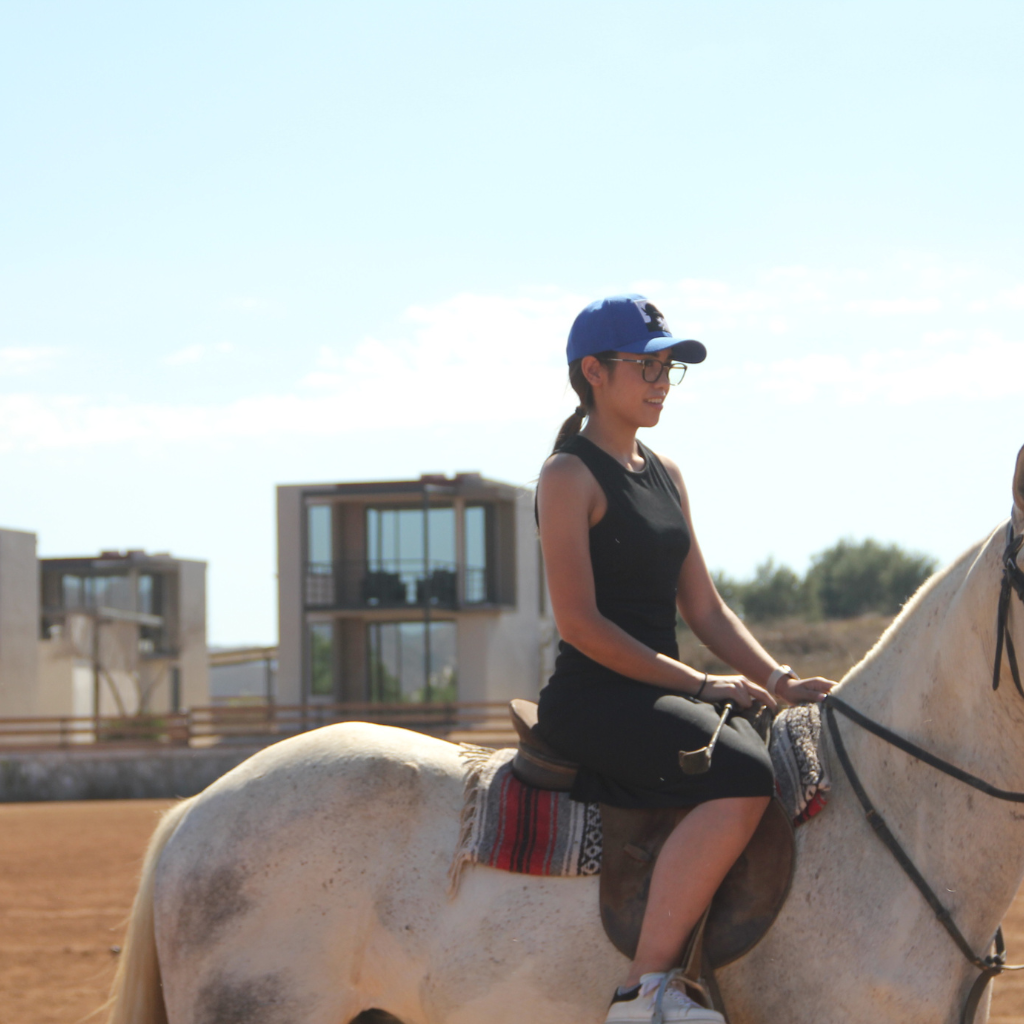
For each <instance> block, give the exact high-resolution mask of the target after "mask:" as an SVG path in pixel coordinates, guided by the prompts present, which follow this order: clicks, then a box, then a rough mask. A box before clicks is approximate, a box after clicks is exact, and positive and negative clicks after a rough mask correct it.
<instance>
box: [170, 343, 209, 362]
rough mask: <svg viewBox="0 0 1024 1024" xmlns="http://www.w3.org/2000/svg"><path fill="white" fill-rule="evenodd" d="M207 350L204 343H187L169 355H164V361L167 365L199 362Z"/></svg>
mask: <svg viewBox="0 0 1024 1024" xmlns="http://www.w3.org/2000/svg"><path fill="white" fill-rule="evenodd" d="M205 351H206V350H205V349H204V347H203V346H202V345H187V346H186V347H185V348H180V349H178V351H177V352H172V353H171V354H170V355H169V356H164V359H163V362H164V364H165V365H166V366H187V365H188V364H189V363H198V362H199V361H200V360H201V359H202V358H203V355H204V354H205Z"/></svg>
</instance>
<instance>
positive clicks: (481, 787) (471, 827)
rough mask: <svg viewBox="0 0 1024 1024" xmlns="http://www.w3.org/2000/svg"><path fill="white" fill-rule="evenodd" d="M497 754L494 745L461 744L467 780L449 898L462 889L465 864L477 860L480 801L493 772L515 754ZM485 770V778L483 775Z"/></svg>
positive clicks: (485, 792) (480, 812) (480, 816)
mask: <svg viewBox="0 0 1024 1024" xmlns="http://www.w3.org/2000/svg"><path fill="white" fill-rule="evenodd" d="M496 754H497V751H496V750H494V748H493V747H478V746H476V745H475V744H472V743H460V744H459V757H460V758H461V760H462V763H463V764H464V765H465V766H466V780H465V783H464V784H463V789H462V813H461V814H460V815H459V845H458V847H457V848H456V850H455V856H454V857H453V858H452V863H451V867H450V868H449V869H448V895H449V896H450V897H451V896H454V895H455V894H456V893H457V892H458V891H459V883H460V882H461V881H462V871H463V869H464V868H465V866H466V865H467V864H472V863H473V862H474V860H473V858H474V852H475V851H476V848H477V845H478V844H477V841H476V839H477V832H478V831H479V828H480V826H481V824H482V819H483V808H482V807H481V804H482V803H483V801H484V798H485V796H486V794H487V786H488V784H489V783H490V781H491V779H492V778H493V777H494V772H495V771H496V770H497V769H498V768H499V767H500V766H501V765H502V764H504V763H505V761H509V760H511V759H512V758H513V757H514V756H515V751H514V750H509V752H508V757H507V758H505V759H503V760H500V759H498V758H496V757H495V755H496ZM495 762H497V764H495ZM485 771H486V774H487V778H486V779H484V778H483V776H484V773H485Z"/></svg>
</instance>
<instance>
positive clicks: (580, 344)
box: [565, 295, 708, 363]
mask: <svg viewBox="0 0 1024 1024" xmlns="http://www.w3.org/2000/svg"><path fill="white" fill-rule="evenodd" d="M666 338H669V339H671V340H670V341H668V342H666V341H665V339H666ZM666 348H670V349H672V358H673V359H678V360H679V362H681V363H702V362H704V359H705V358H706V357H707V354H708V350H707V349H706V348H705V347H704V346H703V345H702V344H701V343H700V342H699V341H692V340H691V341H676V339H675V338H673V337H672V332H671V331H670V330H669V329H668V324H666V323H665V318H664V317H663V316H662V315H661V310H659V309H658V307H657V306H655V305H654V303H653V302H651V300H650V299H648V298H645V297H644V296H643V295H612V296H611V297H609V298H607V299H598V301H597V302H592V303H591V304H590V305H589V306H587V308H586V309H585V310H583V312H582V313H580V315H579V316H578V317H576V320H575V321H574V323H573V325H572V330H571V331H569V343H568V344H567V345H566V346H565V354H566V356H567V357H568V361H569V362H570V363H571V362H573V361H574V360H576V359H582V358H583V357H584V356H593V355H597V353H598V352H607V351H609V350H612V351H616V352H633V353H636V354H638V355H645V354H646V353H648V352H660V351H661V350H662V349H666Z"/></svg>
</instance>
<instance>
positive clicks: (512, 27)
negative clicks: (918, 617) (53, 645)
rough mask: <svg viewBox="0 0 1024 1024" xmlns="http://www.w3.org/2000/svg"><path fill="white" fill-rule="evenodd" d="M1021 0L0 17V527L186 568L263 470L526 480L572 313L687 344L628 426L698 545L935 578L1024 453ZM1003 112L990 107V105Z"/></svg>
mask: <svg viewBox="0 0 1024 1024" xmlns="http://www.w3.org/2000/svg"><path fill="white" fill-rule="evenodd" d="M1022 35H1024V5H1021V4H1020V3H1018V2H1014V0H1008V2H992V0H971V2H966V0H958V2H941V0H939V2H934V0H933V2H929V3H920V2H916V0H903V2H901V3H899V4H892V3H891V2H886V3H882V2H875V0H859V2H857V3H852V2H841V0H815V2H806V3H790V2H774V0H749V2H736V0H715V2H713V3H712V2H711V0H701V2H693V0H670V2H644V0H631V2H630V3H619V2H602V0H588V2H586V3H577V2H574V0H565V2H554V3H553V2H551V0H548V2H546V3H543V4H541V3H533V2H529V0H527V2H522V0H520V2H516V3H508V2H504V0H494V2H489V3H486V4H481V3H454V2H451V3H445V2H434V3H430V4H423V3H419V4H414V3H404V2H390V0H381V2H378V3H375V4H360V5H356V4H352V3H345V2H335V3H327V2H301V0H300V2H295V0H290V2H288V3H283V2H276V3H274V2H262V3H260V2H248V3H244V4H243V3H236V2H227V0H225V2H204V3H192V2H182V3H177V4H174V5H155V4H137V3H112V2H105V0H97V2H96V3H92V4H84V3H66V2H61V0H53V2H48V3H46V4H38V3H30V2H19V0H8V2H6V3H4V4H2V5H0V525H2V526H5V527H11V528H17V529H26V530H31V531H33V532H35V533H36V534H37V535H38V542H39V551H40V554H41V555H44V556H48V555H65V554H87V553H90V552H95V551H99V550H104V549H114V548H116V549H122V550H123V549H128V548H144V549H146V550H149V551H170V552H172V553H174V554H175V555H179V556H182V557H191V558H200V559H204V560H207V561H208V563H209V635H210V640H211V642H212V643H215V644H220V645H227V644H246V643H273V642H275V640H276V636H277V610H276V579H275V571H276V549H275V543H276V541H275V504H274V502H275V498H274V488H275V486H276V485H277V484H283V483H299V482H307V483H313V482H327V481H332V482H333V481H348V480H372V479H388V478H408V477H418V476H419V475H420V474H421V473H424V472H447V473H453V472H456V471H473V470H476V471H480V472H482V473H484V474H485V475H486V476H489V477H492V478H496V479H500V480H506V481H509V482H513V483H518V484H529V483H530V482H531V481H533V480H535V478H536V476H537V473H538V471H539V468H540V465H541V463H542V461H543V459H544V457H545V456H546V454H547V453H548V451H549V450H550V445H551V442H552V440H553V437H554V433H555V431H556V429H557V427H558V424H559V423H560V422H561V420H562V419H563V418H564V417H565V416H566V415H568V413H569V412H570V411H571V410H572V408H573V406H574V405H575V404H576V403H575V398H574V396H573V395H572V393H571V392H569V391H567V389H566V386H565V357H564V345H565V337H566V334H567V333H568V329H569V326H570V325H571V323H572V319H573V317H574V316H575V314H576V313H577V312H578V311H579V310H580V309H581V308H582V307H583V306H584V305H586V304H587V303H588V302H590V301H592V300H593V299H595V298H598V297H600V296H603V295H608V294H615V293H621V292H624V291H640V292H642V293H644V294H646V295H648V296H649V297H650V298H651V299H653V300H654V301H655V302H656V303H657V304H658V306H659V308H661V309H662V311H663V312H664V313H665V316H666V319H667V321H668V323H669V326H670V327H671V329H672V331H673V333H674V334H676V335H677V336H681V337H697V338H699V339H700V340H702V341H703V342H704V343H705V344H706V346H707V348H708V353H709V355H708V358H707V361H706V362H705V363H703V364H701V365H700V366H695V367H693V368H692V369H691V371H690V373H689V374H688V375H687V377H686V380H685V381H684V383H683V384H682V385H681V386H680V387H679V388H678V389H674V391H673V393H672V395H671V396H670V400H669V403H668V405H667V407H666V411H665V413H664V414H663V417H662V422H661V424H660V425H659V427H658V428H656V430H654V431H651V432H649V433H645V434H644V435H643V440H644V441H645V443H648V444H649V445H650V446H651V447H653V448H654V449H655V450H656V451H661V452H663V453H665V454H666V455H669V456H671V457H672V458H673V459H675V460H676V462H678V463H679V465H680V467H681V468H682V470H683V474H684V477H685V478H686V481H687V487H688V490H689V493H690V499H691V505H692V508H693V515H694V525H695V529H696V532H697V535H698V537H699V538H700V542H701V545H702V548H703V549H704V553H705V556H706V558H707V561H708V563H709V564H710V565H711V566H712V567H713V568H717V569H722V570H725V571H726V572H728V573H730V574H731V575H734V576H739V577H745V576H750V575H751V574H752V573H753V571H754V568H755V566H756V565H757V564H759V563H760V562H762V561H764V559H765V558H767V557H769V556H772V557H774V558H775V559H776V561H779V562H783V563H786V564H789V565H791V566H792V567H793V568H795V569H796V570H797V571H803V570H804V569H806V567H807V565H808V564H809V560H810V558H811V557H812V556H813V555H814V554H815V553H816V552H819V551H821V550H823V549H824V548H826V547H828V546H829V545H831V544H832V543H834V542H835V541H836V540H837V539H839V538H840V537H850V538H854V539H863V538H866V537H874V538H876V539H878V540H880V541H883V542H886V543H898V544H900V545H902V546H904V547H906V548H908V549H910V550H913V551H920V552H924V553H927V554H931V555H934V556H935V557H937V558H939V559H940V561H943V562H945V561H949V560H951V559H952V558H954V557H955V556H956V555H957V554H958V553H959V552H960V551H962V550H963V549H964V548H966V547H967V546H968V545H970V544H971V543H973V542H974V541H975V540H977V539H979V538H980V537H982V536H983V535H985V534H987V533H988V532H989V531H990V530H991V529H992V528H993V527H994V526H995V525H996V524H997V523H998V522H1000V521H1001V520H1003V519H1004V518H1005V517H1006V515H1007V514H1008V512H1009V508H1010V500H1011V499H1010V495H1011V491H1010V483H1011V478H1012V471H1013V460H1014V457H1015V454H1016V452H1017V450H1018V448H1019V447H1020V446H1021V444H1024V403H1022V402H1021V398H1020V393H1021V388H1022V384H1024V253H1022V246H1021V242H1020V240H1021V238H1024V204H1022V202H1021V185H1020V183H1021V181H1022V180H1024V173H1022V172H1024V167H1022V163H1024V134H1022V133H1021V131H1020V130H1019V122H1020V107H1021V99H1022V95H1024V64H1022V62H1021V61H1020V59H1019V53H1018V49H1019V47H1018V43H1019V40H1020V38H1021V37H1022ZM1015 125H1018V127H1016V128H1015V127H1014V126H1015Z"/></svg>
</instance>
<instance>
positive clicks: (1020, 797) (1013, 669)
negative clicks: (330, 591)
mask: <svg viewBox="0 0 1024 1024" xmlns="http://www.w3.org/2000/svg"><path fill="white" fill-rule="evenodd" d="M1022 548H1024V533H1021V534H1019V535H1018V536H1014V533H1013V520H1012V519H1011V520H1010V523H1009V524H1008V526H1007V529H1006V549H1005V551H1004V552H1003V559H1002V564H1003V576H1002V584H1001V586H1000V591H999V610H998V613H997V615H996V656H995V666H994V668H993V670H992V689H993V690H998V689H999V676H1000V674H1001V669H1002V665H1003V651H1004V649H1005V651H1006V658H1007V661H1009V663H1010V674H1011V675H1012V677H1013V682H1014V684H1015V685H1016V687H1017V690H1018V692H1019V693H1020V695H1021V696H1022V697H1024V686H1022V685H1021V678H1020V667H1019V666H1018V664H1017V652H1016V650H1014V646H1013V637H1012V635H1011V633H1010V631H1009V629H1008V628H1007V621H1008V618H1009V614H1010V597H1011V594H1012V593H1014V592H1016V594H1017V596H1018V597H1019V598H1020V600H1021V603H1022V604H1024V571H1022V570H1021V568H1020V566H1019V565H1018V564H1017V557H1018V555H1019V554H1020V551H1021V549H1022ZM824 710H825V719H826V721H827V722H828V729H829V733H830V735H831V737H832V743H833V745H834V746H835V749H836V756H837V757H838V758H839V763H840V764H841V765H842V766H843V771H845V772H846V777H847V778H848V779H849V780H850V785H851V786H852V787H853V791H854V793H855V794H856V795H857V799H858V800H859V801H860V805H861V807H862V808H863V809H864V814H865V816H866V817H867V820H868V822H869V823H870V825H871V827H872V828H873V829H874V830H875V834H876V835H877V836H878V838H879V839H880V840H881V841H882V842H883V843H884V844H885V847H886V849H888V851H889V852H890V853H891V854H892V855H893V857H895V858H896V862H897V863H898V864H899V866H900V867H901V868H902V869H903V871H904V872H905V873H906V875H907V877H908V878H909V879H910V880H911V881H912V882H913V883H914V885H915V886H916V887H917V890H918V892H920V893H921V895H922V896H923V897H924V899H925V902H926V903H927V904H928V906H930V907H931V908H932V911H933V912H934V914H935V916H936V918H937V919H938V921H939V924H941V925H942V927H943V928H945V929H946V931H947V932H948V933H949V936H950V938H951V939H952V940H953V942H954V943H956V946H957V948H958V949H959V950H960V952H961V953H962V954H963V955H964V957H965V959H966V960H967V961H968V963H970V964H972V965H973V966H974V967H976V968H977V969H978V970H979V971H980V972H981V973H980V974H979V975H978V977H977V979H976V980H975V982H974V984H973V985H972V986H971V990H970V992H969V993H968V996H967V1002H966V1003H965V1004H964V1009H963V1013H962V1014H961V1016H960V1021H961V1024H971V1022H972V1021H973V1020H974V1015H975V1013H976V1012H977V1009H978V1004H979V1003H980V1002H981V998H982V996H983V995H984V993H985V989H986V988H987V986H988V983H989V981H991V979H992V978H994V977H995V976H996V975H997V974H1002V972H1003V971H1021V970H1024V964H1007V962H1006V947H1005V945H1004V943H1003V928H1002V925H1000V926H999V927H998V928H997V929H996V933H995V935H994V936H993V939H992V945H994V947H995V951H994V952H993V953H990V954H989V955H987V956H984V957H981V956H978V955H977V954H976V953H975V952H974V951H973V950H972V949H971V946H970V944H969V943H968V941H967V939H965V938H964V935H963V933H962V932H961V931H960V929H959V928H958V927H957V926H956V922H954V920H953V917H952V915H951V914H950V912H949V910H948V909H947V908H946V907H945V905H944V904H943V903H942V901H941V900H940V899H939V897H938V896H936V895H935V890H934V889H932V887H931V886H930V885H929V884H928V883H927V882H926V881H925V879H924V876H923V875H922V874H921V872H920V871H918V869H917V867H916V866H915V864H914V862H913V861H912V860H911V859H910V857H909V856H908V855H907V852H906V850H904V849H903V847H902V846H901V845H900V843H899V840H898V839H897V838H896V837H895V836H894V835H893V834H892V832H891V830H890V829H889V826H888V825H887V824H886V823H885V820H884V819H883V818H882V816H881V815H880V814H879V813H878V811H877V809H876V808H875V805H874V804H873V803H872V802H871V798H870V797H869V796H868V794H867V791H866V790H865V789H864V785H863V783H862V782H861V781H860V777H859V776H858V775H857V772H856V770H855V769H854V767H853V762H852V761H851V760H850V755H849V754H848V753H847V750H846V746H845V745H844V743H843V738H842V735H841V733H840V732H839V725H838V723H837V722H836V712H837V711H838V712H839V713H840V714H841V715H843V716H844V717H846V718H848V719H849V720H850V721H851V722H854V723H855V724H857V725H859V726H860V727H861V728H862V729H866V730H867V731H868V732H870V733H873V734H874V735H875V736H878V737H879V738H880V739H883V740H885V741H886V743H889V744H891V745H892V746H894V747H897V748H899V749H900V750H902V751H904V752H905V753H907V754H910V756H911V757H915V758H917V760H919V761H923V762H924V763H925V764H927V765H930V766H931V767H932V768H935V769H937V770H938V771H940V772H943V773H944V774H946V775H949V776H951V777H952V778H954V779H957V780H958V781H960V782H963V783H964V784H965V785H968V786H971V787H973V788H974V789H977V790H978V791H979V792H982V793H985V794H986V795H987V796H991V797H994V798H995V799H997V800H1007V801H1010V802H1012V803H1024V793H1015V792H1013V791H1011V790H1006V789H999V788H998V787H997V786H993V785H991V784H990V783H988V782H985V781H984V779H979V778H978V777H977V776H975V775H971V774H970V773H969V772H965V771H964V770H963V769H962V768H957V767H956V765H953V764H950V763H949V762H948V761H944V760H943V759H942V758H941V757H936V756H935V755H934V754H931V753H929V752H928V751H927V750H924V749H923V748H921V747H919V746H918V745H917V744H916V743H911V742H910V740H907V739H904V738H903V737H902V736H898V735H897V734H896V733H894V732H892V731H891V730H889V729H887V728H886V727H885V726H884V725H879V724H878V723H877V722H874V721H872V720H871V719H870V718H868V717H866V716H865V715H862V714H861V713H860V712H859V711H857V710H856V709H855V708H852V707H851V706H850V705H849V704H847V703H846V702H845V701H844V700H842V699H841V698H839V697H837V696H835V695H833V694H829V695H828V697H826V698H825V701H824Z"/></svg>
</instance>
